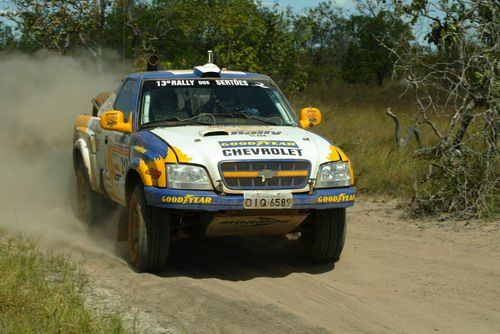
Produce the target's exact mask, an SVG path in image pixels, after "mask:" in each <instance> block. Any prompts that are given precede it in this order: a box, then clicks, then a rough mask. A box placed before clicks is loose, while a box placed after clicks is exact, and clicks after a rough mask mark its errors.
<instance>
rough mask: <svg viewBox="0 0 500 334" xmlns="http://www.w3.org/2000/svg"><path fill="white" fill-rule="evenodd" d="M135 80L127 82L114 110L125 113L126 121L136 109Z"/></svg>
mask: <svg viewBox="0 0 500 334" xmlns="http://www.w3.org/2000/svg"><path fill="white" fill-rule="evenodd" d="M135 86H136V81H135V80H127V81H126V82H125V84H123V86H122V89H121V90H120V92H119V93H118V96H117V98H116V102H115V106H114V109H116V110H120V111H123V113H124V114H125V119H127V118H128V115H129V114H130V112H132V111H133V109H134V102H135V101H134V100H135Z"/></svg>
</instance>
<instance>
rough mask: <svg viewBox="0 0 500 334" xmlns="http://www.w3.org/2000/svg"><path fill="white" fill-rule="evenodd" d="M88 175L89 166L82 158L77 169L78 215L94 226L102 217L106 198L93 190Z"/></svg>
mask: <svg viewBox="0 0 500 334" xmlns="http://www.w3.org/2000/svg"><path fill="white" fill-rule="evenodd" d="M88 175H89V174H88V172H87V167H85V165H84V164H83V162H82V161H81V159H80V161H79V162H78V165H77V169H76V195H77V202H78V203H77V205H78V207H77V210H78V216H79V218H80V219H81V220H82V221H83V222H84V223H85V224H87V225H89V226H92V225H95V224H97V222H98V221H99V219H100V218H101V215H102V211H103V200H104V199H103V198H102V197H101V196H100V195H99V194H98V193H96V192H95V191H93V190H92V187H91V185H90V180H89V176H88Z"/></svg>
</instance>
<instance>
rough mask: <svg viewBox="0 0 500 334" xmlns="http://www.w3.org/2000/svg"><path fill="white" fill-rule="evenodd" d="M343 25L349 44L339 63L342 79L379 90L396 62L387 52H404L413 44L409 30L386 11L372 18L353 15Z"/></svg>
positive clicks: (397, 18)
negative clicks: (345, 24)
mask: <svg viewBox="0 0 500 334" xmlns="http://www.w3.org/2000/svg"><path fill="white" fill-rule="evenodd" d="M347 24H348V27H349V32H350V35H351V36H352V40H351V42H350V43H349V47H348V50H347V54H346V56H345V57H344V60H343V62H342V66H341V72H342V78H343V79H344V80H345V81H346V82H351V83H356V82H359V83H372V82H374V83H377V84H378V85H379V86H382V84H383V81H384V79H386V78H388V77H389V76H391V74H392V68H393V65H394V62H395V60H396V58H395V57H394V55H393V54H391V52H389V51H388V50H387V48H390V49H396V48H397V49H398V50H402V49H407V48H408V47H409V42H410V41H411V40H413V35H412V32H411V28H410V26H409V25H408V24H407V23H405V22H403V21H402V20H401V19H400V18H399V17H395V16H394V15H393V14H392V13H390V12H387V11H380V12H378V13H376V14H375V16H365V15H353V16H351V18H350V19H349V22H348V23H347Z"/></svg>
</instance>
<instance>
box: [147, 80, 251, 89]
mask: <svg viewBox="0 0 500 334" xmlns="http://www.w3.org/2000/svg"><path fill="white" fill-rule="evenodd" d="M155 82H156V87H167V86H168V87H198V86H212V85H213V86H248V85H249V84H248V81H246V80H238V79H230V80H223V79H217V80H192V79H173V80H156V81H155Z"/></svg>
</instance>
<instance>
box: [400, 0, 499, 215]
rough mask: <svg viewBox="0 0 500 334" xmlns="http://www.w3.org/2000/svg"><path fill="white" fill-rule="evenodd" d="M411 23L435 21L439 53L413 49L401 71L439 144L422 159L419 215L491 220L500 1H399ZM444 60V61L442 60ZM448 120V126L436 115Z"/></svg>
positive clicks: (403, 57) (495, 199) (495, 203)
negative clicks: (423, 169)
mask: <svg viewBox="0 0 500 334" xmlns="http://www.w3.org/2000/svg"><path fill="white" fill-rule="evenodd" d="M396 5H397V8H398V10H399V11H400V12H401V13H404V14H406V15H408V17H409V18H410V19H411V20H412V22H417V20H419V19H421V18H425V19H426V20H428V21H430V22H431V24H430V27H429V33H428V35H427V37H426V39H427V41H428V42H429V43H430V44H432V45H434V47H435V51H434V52H433V53H434V54H431V55H429V54H425V53H422V49H421V48H412V49H410V50H409V51H408V52H405V53H401V52H398V51H396V50H394V49H391V50H392V51H393V53H394V55H396V56H397V58H398V60H397V62H396V70H397V71H398V72H399V73H401V74H402V75H404V76H405V78H406V79H407V80H408V82H409V83H410V84H411V85H412V86H413V91H414V92H415V100H416V103H417V106H418V108H419V116H418V118H417V119H416V120H415V123H416V125H417V126H420V127H422V126H429V127H430V129H431V130H432V133H433V134H434V137H435V140H434V141H433V144H432V145H431V146H429V147H426V148H424V149H422V150H420V151H418V152H417V157H419V158H420V159H421V161H422V165H423V166H424V167H425V173H424V174H423V175H421V177H420V178H419V179H418V180H417V183H416V184H415V194H414V197H413V200H412V203H411V209H412V212H413V213H414V214H416V215H426V214H437V213H440V212H449V213H452V214H453V215H454V216H456V217H459V218H468V217H472V216H485V215H489V216H493V215H495V214H498V208H499V207H500V200H499V195H498V194H499V190H500V189H499V188H500V167H499V166H500V158H499V141H500V136H499V133H500V84H499V81H498V79H499V78H500V44H499V43H500V38H499V36H500V34H499V31H500V6H499V5H498V3H497V2H496V1H494V0H479V1H470V2H469V1H461V0H454V1H446V0H440V1H437V2H433V4H432V5H433V7H435V8H438V9H439V11H440V12H438V13H437V14H436V11H435V10H434V11H431V10H430V9H429V5H430V2H429V1H426V0H414V1H412V2H410V3H402V2H399V1H398V2H396ZM436 59H439V61H436ZM435 114H438V115H441V116H447V118H448V121H447V122H446V124H445V125H440V124H437V123H436V122H434V121H433V117H432V116H433V115H435Z"/></svg>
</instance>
